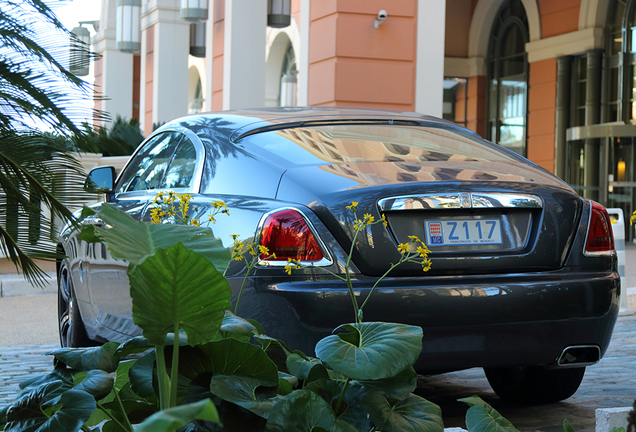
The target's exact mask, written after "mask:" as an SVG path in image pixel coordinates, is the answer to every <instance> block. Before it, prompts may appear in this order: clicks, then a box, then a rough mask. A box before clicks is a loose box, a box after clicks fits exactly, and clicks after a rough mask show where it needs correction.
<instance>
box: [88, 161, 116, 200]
mask: <svg viewBox="0 0 636 432" xmlns="http://www.w3.org/2000/svg"><path fill="white" fill-rule="evenodd" d="M114 188H115V168H113V167H111V166H105V167H97V168H93V169H92V170H91V171H90V172H89V173H88V177H86V181H84V190H85V191H86V192H90V193H106V194H107V193H110V192H112V191H113V189H114Z"/></svg>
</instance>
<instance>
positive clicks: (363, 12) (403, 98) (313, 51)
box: [308, 0, 417, 110]
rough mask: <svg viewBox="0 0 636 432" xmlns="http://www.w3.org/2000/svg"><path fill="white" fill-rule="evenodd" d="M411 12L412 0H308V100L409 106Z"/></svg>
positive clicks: (411, 99) (412, 52) (313, 102)
mask: <svg viewBox="0 0 636 432" xmlns="http://www.w3.org/2000/svg"><path fill="white" fill-rule="evenodd" d="M380 9H385V10H386V11H387V15H388V18H387V19H386V21H384V22H383V23H382V24H381V25H380V27H379V28H377V29H376V28H375V26H374V23H375V18H376V16H377V14H378V11H379V10H380ZM416 13H417V1H416V0H408V1H406V0H405V1H400V2H386V1H381V0H347V1H344V0H340V1H336V0H321V1H314V2H311V16H310V26H311V28H310V41H309V89H308V104H309V105H335V106H342V105H348V106H351V105H357V106H374V107H385V108H389V107H392V108H396V107H399V109H410V110H412V109H414V94H415V41H416V36H417V28H416V26H417V23H416Z"/></svg>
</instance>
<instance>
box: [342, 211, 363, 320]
mask: <svg viewBox="0 0 636 432" xmlns="http://www.w3.org/2000/svg"><path fill="white" fill-rule="evenodd" d="M354 216H355V213H354ZM361 229H362V228H360V227H359V228H358V229H356V232H355V234H353V240H352V241H351V248H350V249H349V255H347V263H346V264H345V276H346V279H345V282H346V283H347V288H348V289H349V295H350V296H351V302H352V303H353V313H354V317H355V319H354V322H355V323H356V324H358V323H360V319H359V318H358V301H357V300H356V293H355V292H354V291H353V285H352V284H351V270H350V269H349V264H350V263H351V255H353V248H354V246H355V245H356V239H357V238H358V233H359V232H360V230H361Z"/></svg>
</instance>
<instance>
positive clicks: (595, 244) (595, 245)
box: [585, 201, 614, 253]
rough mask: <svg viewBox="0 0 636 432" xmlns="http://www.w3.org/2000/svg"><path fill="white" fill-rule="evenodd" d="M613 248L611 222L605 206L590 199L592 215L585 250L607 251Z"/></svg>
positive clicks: (592, 251)
mask: <svg viewBox="0 0 636 432" xmlns="http://www.w3.org/2000/svg"><path fill="white" fill-rule="evenodd" d="M611 250H614V234H613V233H612V223H611V222H610V217H609V214H608V213H607V210H605V208H604V207H603V206H602V205H600V204H598V203H595V202H593V201H592V217H590V226H589V227H588V228H587V241H586V242H585V252H591V253H594V252H607V251H611Z"/></svg>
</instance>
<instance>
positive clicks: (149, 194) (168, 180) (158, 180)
mask: <svg viewBox="0 0 636 432" xmlns="http://www.w3.org/2000/svg"><path fill="white" fill-rule="evenodd" d="M198 147H202V145H201V144H200V142H199V143H198ZM203 154H204V153H203V151H201V150H200V149H199V150H197V146H195V144H194V143H193V141H192V140H191V139H189V138H187V137H186V136H185V131H176V130H172V131H165V132H161V133H158V134H156V135H154V136H152V137H151V138H150V139H148V140H147V141H146V142H145V143H144V144H143V145H142V146H141V147H140V149H139V150H138V151H137V152H136V153H135V155H133V157H132V158H131V160H130V162H129V163H128V164H127V165H126V167H125V168H124V169H123V171H122V173H121V175H120V176H119V178H118V180H117V183H116V186H115V191H114V196H113V199H112V200H111V201H110V204H112V205H115V206H116V207H118V208H120V209H121V210H123V211H125V212H127V213H128V214H129V215H130V216H132V217H133V218H134V219H136V220H139V221H147V220H148V219H149V217H148V211H147V207H148V205H149V204H150V203H151V202H152V200H153V199H154V198H155V196H156V193H157V192H159V191H161V190H167V189H170V190H175V191H182V192H186V191H187V192H192V191H193V190H194V189H195V188H196V187H198V185H199V183H200V180H199V179H200V171H201V169H200V166H201V165H202V163H203V161H202V160H199V159H203V157H204V156H203ZM198 167H199V169H197V168H198ZM89 256H90V258H91V259H92V261H91V262H90V281H89V290H90V297H91V308H92V311H93V313H94V316H95V319H96V321H97V322H98V326H99V327H100V332H102V333H103V334H102V336H103V337H104V338H106V339H109V340H123V339H126V338H127V337H129V336H133V335H136V334H138V333H139V330H138V328H137V327H136V326H135V325H134V324H133V321H132V301H131V299H130V294H129V283H128V277H127V273H126V271H127V266H128V265H127V263H125V262H124V261H121V260H115V259H113V258H112V257H111V255H110V253H109V252H108V251H107V249H106V248H101V249H99V250H97V253H95V254H90V255H89Z"/></svg>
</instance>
